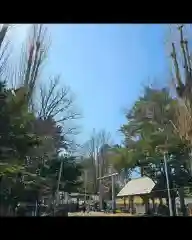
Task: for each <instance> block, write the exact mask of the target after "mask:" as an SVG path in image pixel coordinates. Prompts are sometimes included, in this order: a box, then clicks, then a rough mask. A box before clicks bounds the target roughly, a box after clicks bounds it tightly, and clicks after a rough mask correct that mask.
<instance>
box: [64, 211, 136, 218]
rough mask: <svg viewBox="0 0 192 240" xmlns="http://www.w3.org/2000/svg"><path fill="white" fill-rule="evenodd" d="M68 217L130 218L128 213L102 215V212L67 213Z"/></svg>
mask: <svg viewBox="0 0 192 240" xmlns="http://www.w3.org/2000/svg"><path fill="white" fill-rule="evenodd" d="M68 216H69V217H76V216H79V217H101V216H102V217H120V216H121V217H130V216H132V215H131V214H128V213H116V214H112V213H103V212H89V213H82V212H76V213H69V214H68Z"/></svg>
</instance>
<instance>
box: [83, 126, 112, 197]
mask: <svg viewBox="0 0 192 240" xmlns="http://www.w3.org/2000/svg"><path fill="white" fill-rule="evenodd" d="M110 145H111V141H110V134H109V133H107V132H106V131H105V130H101V131H99V132H96V131H95V129H94V130H93V133H92V134H91V137H90V139H89V140H88V141H87V142H86V143H85V144H84V145H83V147H82V156H83V158H84V159H86V168H87V172H88V174H87V176H88V181H89V182H91V183H92V186H93V191H94V192H95V193H96V192H97V191H98V186H99V185H98V178H99V177H101V176H103V175H104V174H105V173H107V170H108V167H109V165H108V155H107V150H108V148H109V146H110Z"/></svg>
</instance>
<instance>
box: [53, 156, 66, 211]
mask: <svg viewBox="0 0 192 240" xmlns="http://www.w3.org/2000/svg"><path fill="white" fill-rule="evenodd" d="M65 157H67V153H66V154H65ZM63 160H64V159H62V161H61V163H60V169H59V177H58V181H57V190H56V195H55V204H54V214H55V208H56V204H57V203H58V199H59V186H60V182H61V174H62V171H63Z"/></svg>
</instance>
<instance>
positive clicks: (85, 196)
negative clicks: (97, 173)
mask: <svg viewBox="0 0 192 240" xmlns="http://www.w3.org/2000/svg"><path fill="white" fill-rule="evenodd" d="M84 174H85V179H84V187H85V195H84V201H85V203H86V198H87V170H85V171H84Z"/></svg>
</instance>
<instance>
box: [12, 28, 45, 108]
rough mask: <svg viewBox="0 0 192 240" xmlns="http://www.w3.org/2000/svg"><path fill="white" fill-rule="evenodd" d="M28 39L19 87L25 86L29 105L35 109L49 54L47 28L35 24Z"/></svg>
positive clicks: (20, 64)
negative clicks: (37, 90) (40, 78)
mask: <svg viewBox="0 0 192 240" xmlns="http://www.w3.org/2000/svg"><path fill="white" fill-rule="evenodd" d="M30 30H31V32H30V34H29V37H28V39H27V44H26V45H24V46H22V54H21V58H20V62H19V65H18V67H17V77H16V83H17V87H20V86H25V87H26V89H27V91H28V96H27V99H28V104H29V106H30V107H33V105H34V102H35V100H36V99H35V97H36V91H35V90H36V86H37V83H38V79H39V77H40V72H41V70H42V66H43V63H44V62H45V60H46V57H47V52H48V47H49V44H48V39H47V28H46V27H44V26H43V24H33V25H32V27H31V29H30Z"/></svg>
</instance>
